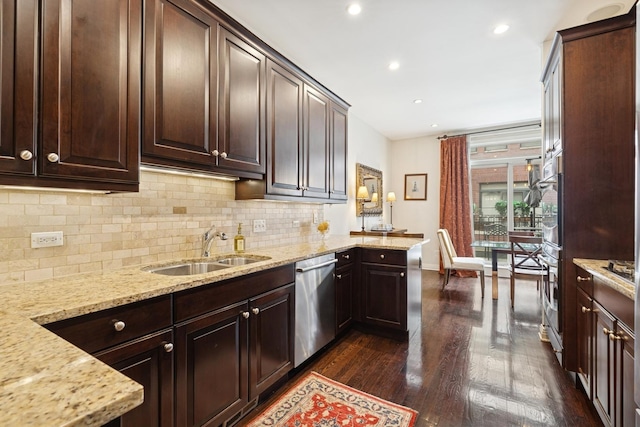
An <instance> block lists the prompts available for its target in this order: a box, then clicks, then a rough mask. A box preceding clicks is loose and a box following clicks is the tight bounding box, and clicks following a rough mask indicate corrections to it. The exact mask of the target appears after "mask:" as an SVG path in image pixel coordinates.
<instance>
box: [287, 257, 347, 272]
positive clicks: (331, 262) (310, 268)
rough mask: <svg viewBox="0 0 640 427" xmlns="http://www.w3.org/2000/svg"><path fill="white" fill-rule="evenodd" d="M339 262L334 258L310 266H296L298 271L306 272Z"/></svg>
mask: <svg viewBox="0 0 640 427" xmlns="http://www.w3.org/2000/svg"><path fill="white" fill-rule="evenodd" d="M336 262H338V259H332V260H331V261H327V262H323V263H322V264H317V265H312V266H310V267H304V268H296V273H306V272H307V271H311V270H317V269H318V268H322V267H326V266H328V265H331V264H335V263H336Z"/></svg>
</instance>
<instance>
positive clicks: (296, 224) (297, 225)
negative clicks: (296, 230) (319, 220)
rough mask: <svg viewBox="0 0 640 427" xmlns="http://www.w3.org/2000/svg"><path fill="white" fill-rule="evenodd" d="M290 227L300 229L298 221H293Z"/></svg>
mask: <svg viewBox="0 0 640 427" xmlns="http://www.w3.org/2000/svg"><path fill="white" fill-rule="evenodd" d="M292 226H293V227H300V221H298V220H297V219H294V220H293V224H292Z"/></svg>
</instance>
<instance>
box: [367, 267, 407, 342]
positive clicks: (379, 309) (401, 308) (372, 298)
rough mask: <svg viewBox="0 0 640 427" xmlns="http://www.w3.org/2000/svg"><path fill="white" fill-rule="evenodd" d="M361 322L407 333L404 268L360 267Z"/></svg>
mask: <svg viewBox="0 0 640 427" xmlns="http://www.w3.org/2000/svg"><path fill="white" fill-rule="evenodd" d="M362 298H363V301H362V304H363V313H362V316H363V321H364V322H365V323H368V324H371V325H376V326H382V327H385V328H391V329H398V330H402V331H405V330H406V329H407V283H406V273H405V268H404V267H395V266H389V265H383V264H368V263H363V264H362Z"/></svg>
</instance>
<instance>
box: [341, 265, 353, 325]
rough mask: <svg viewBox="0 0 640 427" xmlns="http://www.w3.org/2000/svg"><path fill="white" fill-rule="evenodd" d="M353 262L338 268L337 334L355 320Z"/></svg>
mask: <svg viewBox="0 0 640 427" xmlns="http://www.w3.org/2000/svg"><path fill="white" fill-rule="evenodd" d="M354 282H355V281H354V274H353V264H347V265H345V266H343V267H340V268H338V269H336V335H338V334H339V333H341V332H342V331H344V330H346V329H347V328H348V327H349V326H350V325H351V323H352V322H353V295H354V288H353V286H354Z"/></svg>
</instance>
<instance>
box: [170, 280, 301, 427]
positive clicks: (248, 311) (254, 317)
mask: <svg viewBox="0 0 640 427" xmlns="http://www.w3.org/2000/svg"><path fill="white" fill-rule="evenodd" d="M293 298H294V286H293V285H288V286H284V287H281V288H278V289H276V290H273V291H270V292H267V293H264V294H261V295H259V296H256V297H255V298H251V299H249V300H243V301H240V302H238V303H236V304H233V305H229V306H226V307H223V308H221V309H219V310H215V311H212V312H211V313H207V314H204V315H202V316H199V317H197V318H195V319H192V320H188V321H186V322H184V323H181V324H179V325H177V326H176V345H177V351H176V372H177V377H176V408H177V409H176V414H177V425H180V426H196V425H197V426H218V425H220V424H222V423H224V422H227V421H230V420H231V421H235V420H236V419H239V418H241V417H242V416H243V415H244V412H245V411H248V410H249V409H250V408H252V407H253V405H254V404H255V403H256V402H257V398H258V395H259V394H260V393H261V392H263V391H264V390H266V389H267V388H268V387H270V386H271V385H273V384H274V383H275V382H276V381H278V380H279V379H281V378H282V377H284V376H285V375H286V374H287V373H288V372H289V370H290V369H291V368H292V367H293V336H292V333H293V321H294V317H293V309H294V305H293V304H294V300H293Z"/></svg>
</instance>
